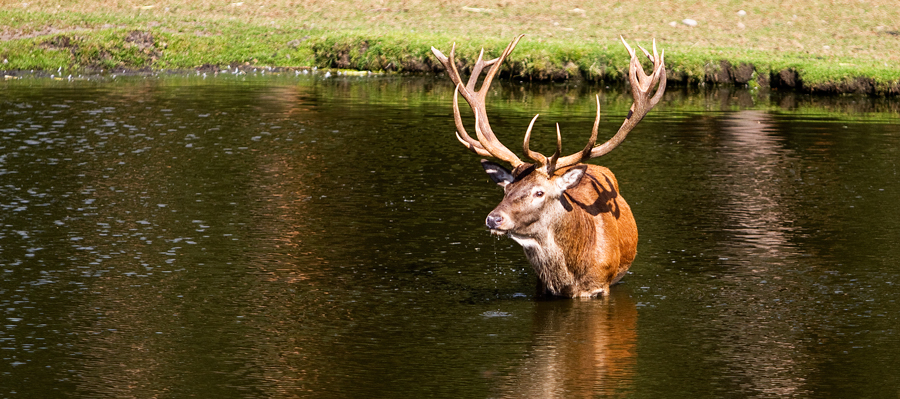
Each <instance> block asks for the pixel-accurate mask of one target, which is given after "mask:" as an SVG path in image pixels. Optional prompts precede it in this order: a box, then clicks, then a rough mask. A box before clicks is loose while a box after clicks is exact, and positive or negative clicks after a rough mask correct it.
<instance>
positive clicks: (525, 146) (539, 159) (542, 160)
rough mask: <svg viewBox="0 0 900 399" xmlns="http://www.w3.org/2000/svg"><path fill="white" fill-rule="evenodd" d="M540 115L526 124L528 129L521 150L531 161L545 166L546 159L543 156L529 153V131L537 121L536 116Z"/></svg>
mask: <svg viewBox="0 0 900 399" xmlns="http://www.w3.org/2000/svg"><path fill="white" fill-rule="evenodd" d="M540 115H541V114H537V115H535V116H534V118H531V123H529V124H528V129H526V130H525V140H524V142H523V143H522V149H524V150H525V155H526V156H528V158H531V160H533V161H535V162H537V163H538V164H539V165H546V164H547V157H546V156H544V154H541V153H539V152H537V151H531V148H530V146H529V143H530V142H531V129H532V128H533V127H534V122H535V121H537V118H538V116H540Z"/></svg>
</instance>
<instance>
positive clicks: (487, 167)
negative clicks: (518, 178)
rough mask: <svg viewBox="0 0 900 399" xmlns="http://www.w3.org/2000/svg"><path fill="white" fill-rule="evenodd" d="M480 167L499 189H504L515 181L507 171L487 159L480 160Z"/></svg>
mask: <svg viewBox="0 0 900 399" xmlns="http://www.w3.org/2000/svg"><path fill="white" fill-rule="evenodd" d="M481 167H482V168H484V171H485V172H487V174H488V176H490V178H491V180H493V181H494V183H497V185H498V186H500V187H506V186H507V185H508V184H509V183H512V182H513V180H515V178H514V177H513V175H512V173H511V172H510V171H509V170H508V169H506V168H504V167H503V166H500V165H498V164H495V163H493V162H491V161H488V160H487V159H482V160H481Z"/></svg>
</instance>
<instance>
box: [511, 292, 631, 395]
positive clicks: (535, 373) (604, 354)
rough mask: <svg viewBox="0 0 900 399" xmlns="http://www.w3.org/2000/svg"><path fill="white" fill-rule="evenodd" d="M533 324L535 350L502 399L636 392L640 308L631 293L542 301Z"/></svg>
mask: <svg viewBox="0 0 900 399" xmlns="http://www.w3.org/2000/svg"><path fill="white" fill-rule="evenodd" d="M532 320H533V334H532V343H531V347H530V348H529V350H528V352H527V354H526V355H525V356H524V357H523V359H522V362H521V364H519V365H518V366H516V368H515V370H514V371H513V373H512V374H510V375H508V376H506V377H504V378H503V381H502V383H501V384H500V386H499V387H498V391H499V392H498V396H501V397H536V398H562V397H564V398H591V397H598V396H609V395H611V394H615V393H623V392H628V391H630V390H631V389H632V387H633V384H634V374H635V363H636V353H635V352H636V350H635V349H636V343H637V342H636V341H637V307H636V305H635V303H634V301H633V300H632V298H631V297H630V296H629V294H628V292H626V291H625V290H622V289H619V290H612V291H611V292H610V295H609V297H608V298H605V299H592V300H587V299H574V300H568V301H555V300H551V301H542V302H538V303H536V304H535V308H534V314H533V319H532Z"/></svg>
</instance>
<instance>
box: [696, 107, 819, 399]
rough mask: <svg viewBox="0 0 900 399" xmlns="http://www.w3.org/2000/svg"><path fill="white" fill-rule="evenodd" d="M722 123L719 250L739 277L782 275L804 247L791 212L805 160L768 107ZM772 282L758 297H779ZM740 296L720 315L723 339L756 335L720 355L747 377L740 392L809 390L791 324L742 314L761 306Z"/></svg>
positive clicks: (734, 115) (715, 180)
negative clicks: (786, 141) (787, 144)
mask: <svg viewBox="0 0 900 399" xmlns="http://www.w3.org/2000/svg"><path fill="white" fill-rule="evenodd" d="M720 123H721V124H720V129H721V130H720V142H719V145H720V146H721V150H720V151H719V156H718V157H717V158H716V162H720V163H721V164H719V165H715V166H712V167H711V168H712V169H713V170H724V171H729V173H727V174H725V175H720V176H715V177H713V182H712V185H714V186H715V187H717V188H718V189H717V190H716V193H717V194H718V195H719V196H720V197H721V199H722V201H721V203H720V204H719V205H718V206H717V207H716V208H715V209H712V210H711V212H712V213H713V214H715V215H717V216H719V217H720V218H721V221H720V223H721V224H722V226H723V227H724V228H723V229H722V231H723V232H724V233H726V234H728V237H727V239H724V240H721V241H719V242H718V244H719V245H720V246H722V248H720V249H717V252H718V253H720V254H721V256H723V259H722V260H723V262H722V263H723V265H729V266H731V267H732V270H725V271H724V272H725V274H726V275H730V276H732V277H733V278H734V279H736V280H742V279H745V278H747V277H749V279H750V281H754V280H756V279H757V278H758V277H761V278H776V279H777V278H780V277H779V275H781V274H782V273H783V268H784V267H786V266H787V260H788V259H790V258H793V257H797V256H802V251H803V249H802V248H799V247H798V246H797V245H796V244H794V243H793V242H791V240H792V238H793V237H796V235H797V234H798V231H797V230H796V228H795V224H794V221H795V220H796V216H795V215H794V214H793V212H792V211H793V209H794V208H796V207H797V206H798V204H797V203H796V201H795V200H794V199H793V198H792V197H793V194H794V186H795V184H796V183H797V180H798V179H796V177H795V175H792V173H791V172H790V171H791V166H793V165H796V164H797V163H798V161H797V160H796V158H795V157H794V155H793V154H792V151H790V150H787V149H784V145H783V143H782V140H781V139H780V138H779V137H778V136H776V133H777V130H776V128H775V126H774V124H773V121H772V120H771V117H770V116H769V115H768V114H765V113H763V112H758V111H741V112H734V113H730V114H728V115H726V116H724V117H723V118H722V120H721V122H720ZM725 258H727V259H725ZM732 259H735V260H732ZM737 259H742V260H737ZM773 287H777V286H776V285H765V284H763V285H760V286H759V287H758V288H757V289H756V290H755V292H754V294H753V296H754V297H761V298H773V297H776V296H779V293H778V292H777V291H774V292H773V291H771V289H772V288H773ZM782 295H783V294H782ZM733 299H735V300H737V301H734V303H730V306H728V307H727V309H724V310H723V312H724V314H723V315H721V317H720V320H722V321H724V322H725V323H726V326H724V327H725V328H724V329H722V331H721V333H722V336H721V339H722V340H723V341H725V342H736V341H740V340H744V341H749V342H747V344H746V345H740V346H732V347H730V348H727V347H726V346H725V345H722V347H723V349H725V348H727V349H725V350H724V351H723V353H720V354H719V356H722V357H724V358H725V360H726V362H727V365H728V367H729V368H731V369H733V370H732V371H731V373H732V374H733V375H739V376H742V378H741V381H740V382H738V381H735V382H734V383H736V384H737V383H740V384H741V387H740V391H744V392H755V393H760V394H763V395H774V396H780V397H784V396H797V395H803V396H805V395H809V394H810V392H809V391H807V390H806V389H805V388H804V386H803V385H804V381H805V380H806V378H807V376H806V375H804V372H803V370H804V369H806V366H807V365H805V364H803V361H804V359H803V357H804V355H803V353H802V352H800V351H798V349H799V348H797V347H796V346H795V345H794V344H793V343H792V341H793V338H792V337H790V336H789V335H788V336H786V335H784V334H785V333H787V332H789V331H790V326H786V325H782V324H773V323H771V320H768V318H766V319H764V320H759V319H755V320H754V319H753V318H750V319H747V318H745V317H736V316H738V315H745V314H753V313H755V312H760V311H761V310H760V309H758V306H757V304H756V303H755V301H749V302H746V301H745V299H746V298H743V297H735V298H733ZM763 312H764V311H763ZM792 322H793V323H797V322H802V321H801V320H793V321H792ZM786 327H787V328H786Z"/></svg>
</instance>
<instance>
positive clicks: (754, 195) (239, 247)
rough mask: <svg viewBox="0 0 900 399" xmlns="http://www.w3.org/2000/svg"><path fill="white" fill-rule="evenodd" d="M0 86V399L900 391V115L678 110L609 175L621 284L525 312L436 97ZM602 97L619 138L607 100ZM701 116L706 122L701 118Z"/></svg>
mask: <svg viewBox="0 0 900 399" xmlns="http://www.w3.org/2000/svg"><path fill="white" fill-rule="evenodd" d="M440 82H443V80H442V79H441V80H440ZM502 83H503V84H502V85H500V86H501V87H500V88H498V90H497V93H495V94H492V95H495V98H494V99H493V100H492V101H493V103H492V104H493V106H494V107H495V110H493V111H492V112H495V114H496V115H497V117H496V118H494V119H495V123H497V124H498V125H501V126H508V127H509V129H504V131H502V132H498V134H509V135H518V134H519V132H520V131H521V130H520V129H517V128H516V127H522V128H524V127H525V126H527V124H528V121H529V119H530V116H531V115H533V113H536V112H541V113H550V114H552V115H553V117H552V118H548V119H549V120H551V121H556V120H561V121H562V122H563V123H566V124H567V125H568V126H564V128H565V129H564V130H565V131H571V132H578V131H581V132H584V131H590V125H591V123H592V122H593V117H592V116H591V115H593V106H594V105H593V97H592V96H593V92H594V91H595V90H596V89H597V88H585V87H572V86H569V87H562V88H558V87H555V86H534V87H532V86H529V85H524V84H523V85H519V84H518V83H514V82H502ZM0 91H2V96H0V314H2V317H0V320H3V321H4V323H3V324H2V325H0V378H2V380H0V381H2V383H0V396H16V395H22V396H33V397H59V396H70V397H122V396H167V395H166V394H168V396H173V397H188V396H204V397H205V396H225V397H260V396H266V397H295V396H304V397H329V398H330V397H358V396H368V397H398V396H400V397H408V396H455V397H489V396H499V397H519V396H541V397H548V396H551V397H552V396H556V397H560V396H563V397H569V396H574V397H595V396H616V395H623V396H638V397H690V398H696V397H728V396H741V397H773V396H795V397H804V396H838V397H840V396H869V397H885V396H890V395H894V394H895V393H896V392H897V389H898V387H900V381H898V380H897V376H896V375H895V373H893V372H892V371H893V368H892V366H893V364H894V363H895V361H896V358H897V357H898V356H900V346H898V345H897V342H900V340H897V339H896V334H897V332H896V326H897V325H898V323H900V320H898V316H897V315H898V314H900V305H898V303H900V296H898V295H900V293H898V291H897V290H896V289H895V288H896V284H897V283H898V281H900V272H898V270H897V265H896V259H900V247H898V246H896V245H895V243H896V242H897V239H898V237H897V233H896V232H897V231H900V225H898V223H900V217H896V216H897V215H900V203H898V202H897V201H896V198H898V196H900V185H898V182H900V177H898V176H900V167H898V163H897V162H896V160H897V159H900V158H898V155H900V150H898V149H900V128H898V126H897V124H896V123H894V122H890V121H889V122H885V121H884V120H873V121H868V120H866V121H865V122H864V123H863V122H858V121H855V120H852V119H849V118H848V119H834V118H833V117H831V116H828V117H821V116H815V115H812V116H810V115H808V114H796V115H795V114H787V115H785V114H781V113H780V112H779V111H777V110H776V111H772V110H768V111H758V110H735V109H732V108H734V107H740V104H751V103H752V102H751V101H748V100H747V99H746V98H745V97H746V96H741V95H736V96H734V97H736V98H738V101H739V104H738V105H735V104H734V103H728V101H730V100H729V99H730V98H732V95H731V94H730V93H724V94H723V93H721V92H714V93H713V96H714V97H715V98H701V97H697V96H683V94H684V93H679V92H677V91H673V92H672V93H671V94H670V95H669V97H667V103H666V104H665V108H663V109H661V110H659V111H660V112H659V113H656V112H654V114H653V115H651V116H650V117H648V119H647V120H645V121H643V122H642V124H641V126H640V127H639V129H638V130H640V131H635V132H634V133H633V134H632V135H631V136H630V137H629V140H628V141H627V142H626V143H624V144H623V146H622V147H621V148H620V149H618V150H617V153H616V154H612V155H611V156H610V158H609V159H604V160H603V161H602V164H603V165H604V166H609V167H610V168H611V169H612V170H614V171H615V172H616V175H617V177H618V178H619V180H620V183H621V184H622V187H623V190H624V191H626V193H625V194H626V195H627V196H628V197H629V199H630V200H631V201H632V202H633V204H632V207H633V209H634V211H635V216H636V218H637V219H638V220H637V222H638V225H639V226H640V228H641V236H642V240H644V241H641V242H640V243H639V255H638V258H637V259H636V261H635V265H634V267H633V269H632V271H631V273H630V274H629V275H627V276H626V277H625V279H624V283H623V284H620V285H618V286H616V287H614V288H613V290H612V292H611V297H610V299H609V300H606V301H603V300H592V301H568V300H566V301H546V302H545V301H537V300H534V299H533V298H531V297H529V296H528V295H529V294H530V293H531V292H533V286H534V276H533V273H532V271H531V268H530V267H529V266H528V264H527V262H525V260H524V259H523V258H522V256H521V248H520V247H518V246H517V245H516V244H514V243H511V242H508V241H498V240H496V239H495V238H493V237H491V236H490V235H489V233H488V232H486V231H485V230H484V227H483V225H482V221H483V217H484V215H485V214H487V212H489V211H490V209H491V208H492V207H493V206H494V205H496V203H497V201H499V200H500V196H501V193H499V192H498V191H496V189H495V187H494V186H493V185H492V184H490V183H488V182H487V180H486V178H485V176H484V175H483V172H481V170H480V168H479V167H478V162H477V159H473V158H472V157H471V156H470V154H469V153H467V152H464V151H459V150H458V148H457V146H458V143H457V142H456V141H455V140H453V138H452V135H449V136H448V135H446V134H445V133H446V132H448V131H452V130H453V126H452V118H449V113H450V110H449V109H447V107H446V99H447V98H450V96H451V95H452V87H450V86H449V85H445V84H444V83H436V81H434V80H432V79H429V78H422V79H420V80H414V79H395V78H376V79H366V80H358V81H354V80H325V81H316V80H310V79H299V78H284V77H271V78H269V77H266V78H262V77H256V78H254V77H233V78H220V79H215V80H209V81H204V80H200V79H199V78H198V79H196V80H195V79H193V78H185V77H182V78H175V79H171V80H169V79H133V80H125V81H119V82H107V83H95V82H54V81H43V80H37V81H13V82H4V83H3V85H2V86H0ZM600 92H601V99H602V101H604V102H606V103H607V104H604V109H605V110H607V111H608V112H609V114H610V115H609V118H608V119H607V120H608V121H609V122H607V121H606V120H605V121H604V122H602V123H603V124H604V131H614V130H615V128H616V127H617V126H615V122H614V121H615V120H620V119H619V118H617V117H616V114H624V113H625V112H627V106H628V105H630V102H629V101H627V100H621V101H620V99H625V98H628V96H627V95H626V94H627V93H622V92H619V91H617V90H606V89H602V90H600ZM523 98H526V99H528V101H526V103H527V104H532V105H528V106H533V107H535V109H533V110H532V109H528V110H523V109H521V108H522V105H521V104H522V102H523V101H522V100H523ZM532 100H534V101H532ZM782 100H784V98H773V99H772V101H773V102H775V103H779V102H781V101H782ZM794 100H795V101H793V102H792V105H791V107H795V108H797V109H802V108H803V107H808V105H805V104H804V103H803V102H802V101H803V99H794ZM696 103H701V105H699V106H695V104H696ZM709 104H713V105H709ZM715 104H718V105H715ZM707 106H709V107H713V108H715V107H719V108H720V109H722V110H725V111H711V112H698V111H693V109H703V108H705V107H707ZM680 107H686V108H687V109H688V110H687V111H683V110H681V108H680ZM692 107H693V108H692ZM744 107H750V105H745V106H744ZM867 107H874V108H876V109H877V108H879V107H881V108H884V109H888V110H894V109H896V107H895V105H893V104H874V105H872V104H870V105H869V106H867ZM761 109H762V107H761ZM865 109H871V108H865ZM532 111H534V112H532ZM545 111H546V112H545ZM818 112H821V111H818ZM572 115H579V116H577V117H572ZM448 121H449V123H448ZM548 123H549V122H548ZM548 128H551V127H548ZM441 132H444V133H441ZM536 139H537V141H536V144H535V145H548V146H552V144H553V138H552V137H544V138H536ZM541 140H544V141H541ZM523 292H524V293H527V294H522V293H523ZM638 314H640V317H638ZM683 381H693V382H694V383H692V384H690V385H687V386H686V385H684V384H683ZM876 382H877V383H876ZM12 392H16V393H15V394H13V393H12ZM845 392H846V394H845Z"/></svg>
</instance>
